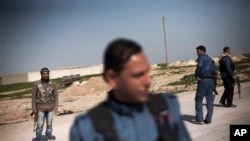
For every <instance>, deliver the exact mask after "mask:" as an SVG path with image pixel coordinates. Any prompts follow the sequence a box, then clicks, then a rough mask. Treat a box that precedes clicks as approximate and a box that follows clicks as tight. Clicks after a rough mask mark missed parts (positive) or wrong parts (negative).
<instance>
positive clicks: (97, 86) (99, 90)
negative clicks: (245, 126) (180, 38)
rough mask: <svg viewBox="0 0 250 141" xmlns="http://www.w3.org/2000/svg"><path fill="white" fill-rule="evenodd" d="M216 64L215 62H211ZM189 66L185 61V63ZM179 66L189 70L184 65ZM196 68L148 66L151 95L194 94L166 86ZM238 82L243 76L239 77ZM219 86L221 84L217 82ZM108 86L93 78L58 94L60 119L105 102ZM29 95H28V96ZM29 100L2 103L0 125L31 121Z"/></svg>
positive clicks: (191, 87)
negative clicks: (162, 93) (168, 68)
mask: <svg viewBox="0 0 250 141" xmlns="http://www.w3.org/2000/svg"><path fill="white" fill-rule="evenodd" d="M243 58H245V57H244V56H243V55H240V54H239V55H235V56H233V59H234V61H239V60H241V59H243ZM214 60H215V62H218V58H214ZM187 62H188V61H187ZM181 63H182V64H179V66H185V65H186V66H188V65H189V64H187V63H186V62H185V61H183V62H181ZM194 71H195V67H183V68H178V69H171V70H163V69H159V67H157V65H152V66H151V76H152V79H153V83H152V85H151V89H150V91H152V92H173V91H193V90H195V89H196V84H193V85H188V86H185V85H178V86H168V84H169V83H171V82H175V81H179V80H180V79H181V78H182V77H183V76H185V75H189V74H193V73H194ZM239 76H240V78H241V79H245V77H246V76H244V75H241V74H240V75H239ZM218 83H219V84H220V83H221V81H220V80H218ZM108 90H109V86H108V85H107V84H106V83H105V82H104V81H103V79H102V78H101V77H92V78H90V79H89V80H88V81H84V82H81V83H80V82H76V83H74V84H73V85H72V86H70V87H68V88H67V89H65V90H63V91H60V92H59V115H65V114H71V113H78V112H84V111H86V110H88V109H89V108H91V107H93V106H95V105H96V104H98V103H99V101H102V100H104V99H105V98H106V92H107V91H108ZM30 95H31V94H30ZM31 112H32V111H31V98H25V99H15V100H1V101H0V125H2V124H9V123H17V122H23V121H28V120H30V113H31Z"/></svg>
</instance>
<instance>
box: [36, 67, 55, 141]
mask: <svg viewBox="0 0 250 141" xmlns="http://www.w3.org/2000/svg"><path fill="white" fill-rule="evenodd" d="M40 73H41V80H38V81H36V82H35V83H34V86H33V88H32V110H33V113H34V114H36V115H37V116H36V117H37V127H36V141H40V140H42V132H43V125H44V120H46V124H47V128H46V133H45V135H46V137H47V139H49V140H55V138H56V137H55V136H53V135H52V119H53V110H55V114H57V112H58V94H57V88H56V84H55V83H54V82H52V81H51V80H50V79H49V69H48V68H42V69H41V71H40Z"/></svg>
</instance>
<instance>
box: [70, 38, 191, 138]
mask: <svg viewBox="0 0 250 141" xmlns="http://www.w3.org/2000/svg"><path fill="white" fill-rule="evenodd" d="M149 71H150V66H149V64H148V61H147V58H146V56H145V54H144V53H143V51H142V48H141V47H140V45H139V44H137V43H136V42H134V41H131V40H129V39H123V38H121V39H117V40H114V41H113V42H111V43H110V44H109V45H108V47H107V49H106V51H105V54H104V72H103V78H104V80H105V81H106V82H107V83H108V84H109V85H110V87H111V90H110V91H109V92H108V98H107V100H106V101H105V102H104V103H103V104H101V106H97V107H95V108H94V109H91V110H90V111H89V112H88V113H86V114H83V115H80V116H78V117H77V118H76V119H75V122H74V124H73V125H72V127H71V131H70V140H71V141H157V140H159V141H160V140H162V141H164V140H166V138H168V140H178V141H190V140H191V139H190V136H189V134H188V132H187V129H186V127H185V125H184V123H183V120H182V118H181V116H180V111H179V103H178V101H177V98H176V96H174V95H172V94H164V95H160V94H159V95H158V96H161V97H158V98H159V99H158V100H157V99H155V100H152V98H153V97H154V96H156V95H157V94H154V96H153V95H152V94H149V93H148V90H149V88H150V85H151V81H152V80H151V77H150V74H149ZM149 101H151V102H149ZM149 103H151V104H152V105H151V104H149ZM159 105H163V106H161V108H162V112H160V113H157V112H154V110H151V109H152V108H153V109H157V107H158V106H159ZM97 109H98V110H97ZM95 111H97V112H95ZM152 111H153V112H152ZM107 114H108V115H109V116H107ZM93 115H94V116H93ZM155 115H156V116H155ZM163 136H164V137H163Z"/></svg>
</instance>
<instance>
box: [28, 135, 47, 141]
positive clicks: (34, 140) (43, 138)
mask: <svg viewBox="0 0 250 141" xmlns="http://www.w3.org/2000/svg"><path fill="white" fill-rule="evenodd" d="M32 141H36V137H35V138H33V139H32ZM42 141H48V140H47V137H46V136H45V135H43V136H42Z"/></svg>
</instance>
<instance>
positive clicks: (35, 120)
mask: <svg viewBox="0 0 250 141" xmlns="http://www.w3.org/2000/svg"><path fill="white" fill-rule="evenodd" d="M33 115H35V116H34V129H33V132H35V131H36V125H37V118H38V116H37V113H34V111H32V113H30V116H31V117H33Z"/></svg>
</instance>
